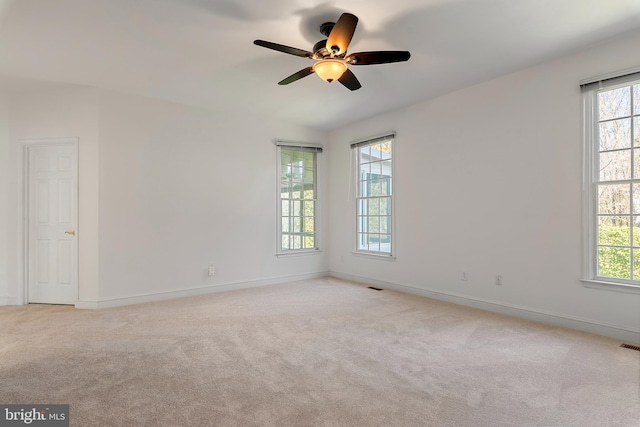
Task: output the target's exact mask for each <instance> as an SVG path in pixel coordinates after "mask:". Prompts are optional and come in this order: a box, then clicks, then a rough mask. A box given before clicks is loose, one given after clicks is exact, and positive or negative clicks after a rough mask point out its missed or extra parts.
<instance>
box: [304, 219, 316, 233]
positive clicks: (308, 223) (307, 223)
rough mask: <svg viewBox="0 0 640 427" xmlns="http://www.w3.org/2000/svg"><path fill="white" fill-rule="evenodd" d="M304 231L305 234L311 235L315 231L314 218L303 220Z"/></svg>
mask: <svg viewBox="0 0 640 427" xmlns="http://www.w3.org/2000/svg"><path fill="white" fill-rule="evenodd" d="M304 231H305V232H307V233H313V232H314V231H315V220H314V218H309V217H305V218H304Z"/></svg>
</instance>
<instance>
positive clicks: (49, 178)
mask: <svg viewBox="0 0 640 427" xmlns="http://www.w3.org/2000/svg"><path fill="white" fill-rule="evenodd" d="M27 150H28V154H29V156H28V164H27V170H28V200H27V201H28V206H27V211H28V236H29V237H28V249H27V251H28V279H27V282H28V302H30V303H47V304H75V303H76V302H77V299H78V273H77V272H78V249H77V247H78V246H77V237H78V235H77V204H78V200H77V199H78V184H77V182H78V171H77V163H78V162H77V148H76V145H75V144H47V145H31V146H29V147H28V149H27Z"/></svg>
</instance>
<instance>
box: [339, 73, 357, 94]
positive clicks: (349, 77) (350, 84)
mask: <svg viewBox="0 0 640 427" xmlns="http://www.w3.org/2000/svg"><path fill="white" fill-rule="evenodd" d="M338 81H339V82H340V83H342V84H343V85H344V86H345V87H346V88H347V89H350V90H358V89H360V88H361V87H362V85H361V84H360V82H359V81H358V79H357V78H356V75H355V74H353V73H352V72H351V70H349V69H347V71H345V72H344V74H343V75H342V77H340V78H339V79H338Z"/></svg>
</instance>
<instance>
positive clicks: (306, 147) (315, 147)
mask: <svg viewBox="0 0 640 427" xmlns="http://www.w3.org/2000/svg"><path fill="white" fill-rule="evenodd" d="M275 143H276V146H278V147H287V148H295V149H298V150H300V151H307V152H311V153H322V145H320V144H311V143H306V142H292V141H282V140H279V139H277V140H276V141H275Z"/></svg>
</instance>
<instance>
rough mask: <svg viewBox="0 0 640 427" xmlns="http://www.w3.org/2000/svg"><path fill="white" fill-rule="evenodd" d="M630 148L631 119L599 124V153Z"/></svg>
mask: <svg viewBox="0 0 640 427" xmlns="http://www.w3.org/2000/svg"><path fill="white" fill-rule="evenodd" d="M629 147H631V119H630V118H629V119H621V120H613V121H611V122H604V123H600V151H604V150H617V149H620V148H629Z"/></svg>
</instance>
